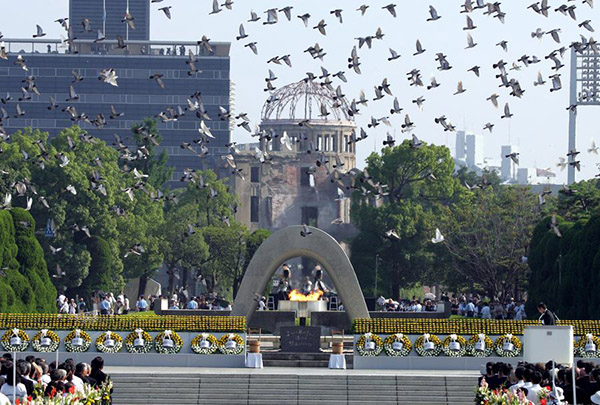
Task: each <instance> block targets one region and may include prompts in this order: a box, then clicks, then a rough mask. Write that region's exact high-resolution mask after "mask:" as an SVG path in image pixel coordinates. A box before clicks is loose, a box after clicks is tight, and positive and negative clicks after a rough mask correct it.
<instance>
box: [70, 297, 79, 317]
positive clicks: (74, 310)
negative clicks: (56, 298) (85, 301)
mask: <svg viewBox="0 0 600 405" xmlns="http://www.w3.org/2000/svg"><path fill="white" fill-rule="evenodd" d="M76 313H77V304H76V303H75V300H74V299H73V298H71V302H70V303H69V314H71V315H75V314H76Z"/></svg>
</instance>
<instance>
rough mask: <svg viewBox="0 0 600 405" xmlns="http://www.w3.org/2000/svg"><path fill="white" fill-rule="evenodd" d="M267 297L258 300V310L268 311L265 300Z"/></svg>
mask: <svg viewBox="0 0 600 405" xmlns="http://www.w3.org/2000/svg"><path fill="white" fill-rule="evenodd" d="M266 300H267V299H266V298H265V297H260V300H258V310H259V311H266V310H267V303H266V302H265V301H266Z"/></svg>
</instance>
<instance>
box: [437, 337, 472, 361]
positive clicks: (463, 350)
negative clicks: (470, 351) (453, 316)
mask: <svg viewBox="0 0 600 405" xmlns="http://www.w3.org/2000/svg"><path fill="white" fill-rule="evenodd" d="M442 350H443V351H444V354H445V355H446V356H448V357H463V356H464V355H465V354H467V341H466V340H465V338H464V337H462V336H458V335H456V334H454V333H453V334H451V335H449V336H448V337H446V339H444V342H443V343H442Z"/></svg>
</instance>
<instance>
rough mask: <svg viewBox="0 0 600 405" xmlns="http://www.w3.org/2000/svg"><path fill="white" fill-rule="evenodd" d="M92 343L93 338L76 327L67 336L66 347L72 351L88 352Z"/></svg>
mask: <svg viewBox="0 0 600 405" xmlns="http://www.w3.org/2000/svg"><path fill="white" fill-rule="evenodd" d="M91 344H92V338H91V337H90V335H89V334H88V333H87V332H86V331H84V330H81V329H75V330H73V331H71V332H69V333H68V334H67V336H65V348H66V349H67V351H68V352H70V353H83V352H87V351H88V349H89V348H90V345H91Z"/></svg>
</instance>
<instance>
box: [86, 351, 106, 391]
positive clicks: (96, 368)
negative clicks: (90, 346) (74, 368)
mask: <svg viewBox="0 0 600 405" xmlns="http://www.w3.org/2000/svg"><path fill="white" fill-rule="evenodd" d="M91 365H92V372H91V373H90V377H92V378H93V379H94V380H96V386H101V385H102V384H104V383H105V382H107V381H109V380H110V377H109V376H108V375H107V374H106V373H104V372H103V371H102V369H104V359H103V358H102V357H100V356H98V357H96V358H94V359H93V360H92V363H91Z"/></svg>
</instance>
